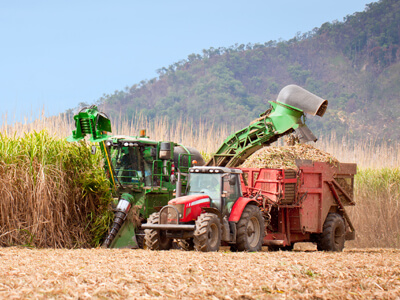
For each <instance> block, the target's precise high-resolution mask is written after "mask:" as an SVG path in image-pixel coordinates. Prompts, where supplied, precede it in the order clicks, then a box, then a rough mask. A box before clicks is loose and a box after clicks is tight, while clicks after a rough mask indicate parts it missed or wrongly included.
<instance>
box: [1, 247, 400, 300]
mask: <svg viewBox="0 0 400 300" xmlns="http://www.w3.org/2000/svg"><path fill="white" fill-rule="evenodd" d="M399 254H400V250H392V249H373V250H372V249H363V250H345V251H344V252H342V253H328V252H285V251H278V252H272V253H271V252H257V253H244V252H243V253H240V252H239V253H232V252H229V251H228V252H215V253H201V252H192V251H189V252H185V251H179V250H172V251H156V252H153V251H146V250H136V251H132V250H127V249H118V250H117V249H113V250H109V249H77V250H66V249H55V250H54V249H32V250H30V249H20V248H0V257H1V262H2V263H1V265H0V274H2V276H1V278H0V298H7V299H21V298H23V299H26V298H33V299H37V298H39V299H45V298H57V299H71V298H73V299H78V298H80V299H121V298H123V299H127V298H128V299H138V298H141V299H154V298H159V299H276V298H280V299H281V298H284V299H286V298H287V299H293V298H295V299H310V298H313V299H314V298H318V299H364V298H368V299H396V297H398V296H400V280H399V273H398V270H399V268H400V255H399ZM43 258H45V259H43Z"/></svg>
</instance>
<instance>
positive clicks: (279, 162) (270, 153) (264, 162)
mask: <svg viewBox="0 0 400 300" xmlns="http://www.w3.org/2000/svg"><path fill="white" fill-rule="evenodd" d="M296 159H300V160H312V161H318V162H327V163H330V164H336V163H338V160H337V159H336V158H335V157H333V156H332V155H331V154H329V153H327V152H325V151H322V150H320V149H317V148H315V147H313V146H311V145H307V144H297V145H294V146H281V147H272V146H269V147H264V148H262V149H260V150H258V151H257V152H255V153H254V154H253V155H252V156H250V157H249V158H248V159H247V160H246V161H245V162H244V163H243V164H242V165H241V166H240V167H241V168H271V169H297V166H296Z"/></svg>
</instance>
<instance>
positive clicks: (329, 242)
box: [317, 213, 346, 252]
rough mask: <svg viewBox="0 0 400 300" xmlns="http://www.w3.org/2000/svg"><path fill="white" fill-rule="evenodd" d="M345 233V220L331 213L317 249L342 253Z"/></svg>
mask: <svg viewBox="0 0 400 300" xmlns="http://www.w3.org/2000/svg"><path fill="white" fill-rule="evenodd" d="M345 233H346V228H345V225H344V220H343V218H342V217H341V216H340V215H339V214H336V213H329V214H328V216H327V217H326V220H325V222H324V227H323V231H322V233H321V234H320V235H319V237H318V241H317V249H318V250H320V251H321V250H322V251H337V252H340V251H342V250H343V248H344V241H345Z"/></svg>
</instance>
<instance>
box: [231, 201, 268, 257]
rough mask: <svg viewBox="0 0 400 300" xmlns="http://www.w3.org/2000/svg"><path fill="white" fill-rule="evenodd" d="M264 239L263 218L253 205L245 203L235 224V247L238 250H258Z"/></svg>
mask: <svg viewBox="0 0 400 300" xmlns="http://www.w3.org/2000/svg"><path fill="white" fill-rule="evenodd" d="M263 239H264V218H263V216H262V212H261V210H260V209H259V208H258V207H257V206H255V205H247V206H246V207H245V208H244V210H243V213H242V216H241V217H240V220H239V222H238V224H237V237H236V248H237V250H238V251H249V252H254V251H260V250H261V247H262V243H263Z"/></svg>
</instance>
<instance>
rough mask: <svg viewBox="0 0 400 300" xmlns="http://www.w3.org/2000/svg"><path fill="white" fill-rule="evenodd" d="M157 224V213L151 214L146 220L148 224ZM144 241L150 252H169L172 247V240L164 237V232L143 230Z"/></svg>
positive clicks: (158, 215) (158, 218)
mask: <svg viewBox="0 0 400 300" xmlns="http://www.w3.org/2000/svg"><path fill="white" fill-rule="evenodd" d="M159 222H160V214H159V213H153V214H151V215H150V216H149V218H148V219H147V223H150V224H159ZM144 241H145V244H146V247H147V248H148V249H150V250H169V249H171V247H172V239H169V238H167V237H166V235H165V231H164V230H155V229H145V230H144Z"/></svg>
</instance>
